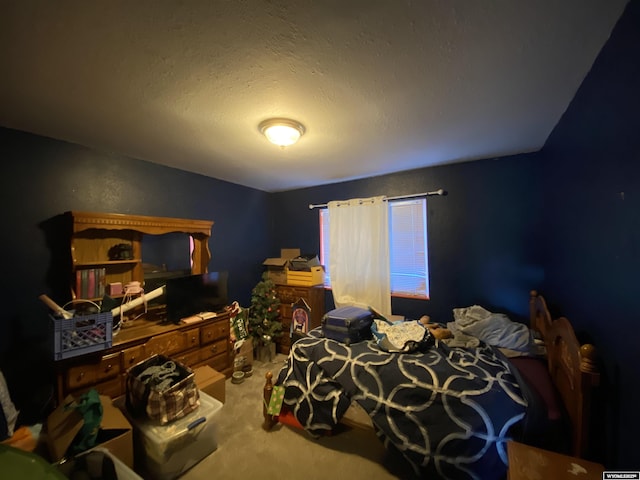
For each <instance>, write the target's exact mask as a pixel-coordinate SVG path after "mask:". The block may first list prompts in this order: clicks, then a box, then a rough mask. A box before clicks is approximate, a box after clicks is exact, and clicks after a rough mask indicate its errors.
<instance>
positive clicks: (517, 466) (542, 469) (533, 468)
mask: <svg viewBox="0 0 640 480" xmlns="http://www.w3.org/2000/svg"><path fill="white" fill-rule="evenodd" d="M507 455H508V457H509V473H508V477H507V478H508V480H550V479H553V478H573V479H576V480H592V479H593V480H601V479H602V472H604V467H603V466H602V465H600V464H599V463H593V462H588V461H587V460H582V459H581V458H574V457H569V456H567V455H562V454H559V453H555V452H550V451H548V450H542V449H540V448H535V447H530V446H529V445H525V444H523V443H518V442H509V443H508V444H507Z"/></svg>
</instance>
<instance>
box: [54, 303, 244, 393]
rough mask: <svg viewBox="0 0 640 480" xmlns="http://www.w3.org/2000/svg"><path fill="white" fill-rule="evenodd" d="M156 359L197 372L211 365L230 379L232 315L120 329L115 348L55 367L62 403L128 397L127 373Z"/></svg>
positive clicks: (143, 322)
mask: <svg viewBox="0 0 640 480" xmlns="http://www.w3.org/2000/svg"><path fill="white" fill-rule="evenodd" d="M154 354H161V355H165V356H168V357H171V358H173V359H175V360H178V361H180V362H181V363H183V364H185V365H187V366H189V367H191V368H194V367H198V366H201V365H209V366H211V367H212V368H213V369H215V370H217V371H219V372H221V373H224V374H225V375H226V376H227V377H228V376H230V375H231V372H232V368H231V356H230V355H231V346H230V343H229V315H228V314H226V313H225V314H220V315H218V316H217V317H215V318H212V319H209V320H202V321H200V322H198V323H192V324H181V325H176V324H167V323H158V322H155V321H146V320H142V319H139V320H136V321H135V322H134V324H133V325H132V326H130V327H126V328H123V329H121V330H120V332H119V333H118V334H117V335H116V336H115V337H114V338H113V345H112V347H111V348H108V349H105V350H102V351H100V352H96V353H91V354H87V355H82V356H78V357H73V358H69V359H67V360H60V361H58V362H56V363H55V367H56V377H57V399H58V402H61V401H62V400H63V399H64V398H65V396H66V395H68V394H74V395H77V394H80V393H82V392H85V391H87V390H89V389H91V388H95V389H96V390H97V391H98V392H99V393H101V394H103V395H108V396H110V397H112V398H114V397H117V396H119V395H122V394H124V393H125V391H126V373H127V369H129V368H130V367H132V366H134V365H136V364H137V363H139V362H141V361H142V360H144V359H146V358H148V357H150V356H151V355H154Z"/></svg>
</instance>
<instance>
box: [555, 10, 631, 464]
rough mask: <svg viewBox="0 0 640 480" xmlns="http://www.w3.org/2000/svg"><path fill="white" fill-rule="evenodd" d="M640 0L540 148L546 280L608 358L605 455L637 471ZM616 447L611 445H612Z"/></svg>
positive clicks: (612, 461)
mask: <svg viewBox="0 0 640 480" xmlns="http://www.w3.org/2000/svg"><path fill="white" fill-rule="evenodd" d="M639 115H640V1H637V0H634V1H632V2H631V3H630V4H629V5H628V6H627V9H626V12H625V14H624V15H623V16H622V18H621V19H620V21H619V22H618V24H617V26H616V28H615V30H614V31H613V33H612V35H611V38H610V39H609V41H608V43H607V44H606V45H605V47H604V48H603V49H602V51H601V53H600V55H599V57H598V58H597V60H596V62H595V63H594V65H593V67H592V70H591V72H590V73H589V75H588V76H587V78H586V79H585V80H584V82H583V84H582V86H581V87H580V89H579V91H578V92H577V94H576V95H575V97H574V99H573V101H572V103H571V105H570V107H569V108H568V109H567V111H566V112H565V114H564V116H563V117H562V119H561V121H560V122H559V123H558V125H557V127H556V128H555V130H554V132H553V134H552V135H551V136H550V138H549V140H548V141H547V144H546V145H545V148H544V149H543V153H544V157H545V170H546V175H545V177H546V178H547V181H546V184H545V193H544V198H545V216H546V219H547V220H546V225H545V227H546V228H545V229H546V232H547V234H548V239H549V240H548V244H549V250H548V258H547V262H546V283H545V288H546V289H547V290H548V291H550V292H553V293H554V297H555V298H554V300H555V301H557V303H558V305H559V306H560V307H561V308H562V311H563V313H564V314H565V315H566V316H567V317H568V318H570V319H571V320H572V322H573V323H574V325H575V326H576V328H577V329H578V330H580V331H581V333H582V335H583V336H584V337H585V338H587V339H591V340H592V341H593V342H594V343H595V344H596V345H597V347H598V348H599V350H600V352H601V358H602V360H603V363H604V366H605V373H606V375H605V378H604V379H603V381H604V385H605V388H606V392H607V393H606V397H607V405H608V408H607V409H606V411H604V412H602V415H605V414H606V424H607V426H608V428H609V431H608V432H607V439H606V441H605V442H603V448H604V449H605V450H606V460H607V461H608V462H609V463H612V464H614V465H617V467H618V468H628V469H634V470H637V469H638V467H639V466H640V461H639V460H638V459H637V452H636V450H637V449H636V448H635V446H636V445H637V444H638V440H637V434H638V432H639V431H640V414H638V404H637V401H638V399H639V398H640V387H639V381H640V375H639V374H638V369H639V367H638V365H639V364H640V353H639V352H640V349H639V348H638V345H637V339H638V333H637V330H636V329H637V328H638V325H640V313H639V311H638V307H637V305H636V304H635V302H636V300H637V299H638V296H639V294H640V281H639V274H638V272H640V120H639V119H638V116H639ZM616 452H617V453H616Z"/></svg>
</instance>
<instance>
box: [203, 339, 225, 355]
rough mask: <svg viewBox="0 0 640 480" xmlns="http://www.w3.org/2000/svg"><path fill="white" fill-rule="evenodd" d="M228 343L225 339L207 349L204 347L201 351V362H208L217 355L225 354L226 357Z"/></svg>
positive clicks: (208, 346)
mask: <svg viewBox="0 0 640 480" xmlns="http://www.w3.org/2000/svg"><path fill="white" fill-rule="evenodd" d="M228 343H229V340H227V339H226V338H225V339H223V340H218V341H216V342H213V343H211V344H209V345H207V346H206V347H202V348H201V349H200V360H201V361H204V360H208V359H209V358H211V357H215V356H216V355H220V354H224V355H225V357H226V356H227V345H228Z"/></svg>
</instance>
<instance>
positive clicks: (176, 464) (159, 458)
mask: <svg viewBox="0 0 640 480" xmlns="http://www.w3.org/2000/svg"><path fill="white" fill-rule="evenodd" d="M199 393H200V407H198V408H197V409H196V410H194V411H193V412H191V413H189V414H188V415H186V416H184V417H182V418H180V419H178V420H174V421H173V422H171V423H168V424H166V425H159V424H158V422H155V421H152V420H148V419H140V418H132V417H131V416H130V415H129V414H128V412H126V410H125V414H127V416H128V417H129V420H130V421H131V424H132V426H133V442H134V454H135V464H136V470H138V471H139V473H141V474H142V475H143V476H144V477H145V478H147V476H148V477H149V478H157V479H161V480H169V479H173V478H176V477H177V476H179V475H181V474H182V473H184V472H185V471H187V470H188V469H189V468H191V467H192V466H194V465H195V464H196V463H198V462H199V461H200V460H202V459H203V458H204V457H206V456H207V455H209V454H210V453H212V452H213V451H214V450H216V448H218V435H217V430H218V427H217V424H218V422H219V415H220V410H221V409H222V402H220V401H219V400H217V399H216V398H213V397H211V396H209V395H207V394H206V393H204V392H202V391H200V392H199Z"/></svg>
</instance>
